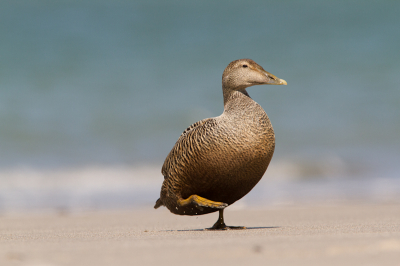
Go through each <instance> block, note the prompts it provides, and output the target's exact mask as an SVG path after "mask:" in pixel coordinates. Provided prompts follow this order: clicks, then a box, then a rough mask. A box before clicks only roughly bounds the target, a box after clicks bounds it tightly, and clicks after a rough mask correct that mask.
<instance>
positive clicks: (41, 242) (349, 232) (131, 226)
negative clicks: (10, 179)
mask: <svg viewBox="0 0 400 266" xmlns="http://www.w3.org/2000/svg"><path fill="white" fill-rule="evenodd" d="M216 218H217V213H214V214H208V215H204V216H194V217H182V216H176V215H172V214H170V213H169V211H167V210H166V209H165V208H162V209H159V210H153V209H151V208H148V209H139V210H138V209H132V210H118V211H115V210H110V211H104V210H102V211H93V212H80V213H68V212H59V213H54V212H53V213H52V212H48V213H41V214H39V213H32V214H3V215H2V216H0V265H35V266H39V265H43V266H48V265H400V204H399V203H379V204H378V203H368V204H366V203H362V204H361V203H351V204H350V203H348V204H345V203H340V204H325V205H319V206H301V205H289V206H275V207H268V208H259V209H252V208H244V209H239V210H235V209H233V210H229V208H228V209H227V210H226V214H225V221H226V223H227V224H229V225H245V226H247V227H248V229H247V230H228V231H206V230H203V228H205V227H208V226H211V225H212V224H213V223H214V222H215V220H216Z"/></svg>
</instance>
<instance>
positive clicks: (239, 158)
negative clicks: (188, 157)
mask: <svg viewBox="0 0 400 266" xmlns="http://www.w3.org/2000/svg"><path fill="white" fill-rule="evenodd" d="M258 143H259V144H260V145H259V146H254V147H251V148H250V147H248V148H245V147H241V148H238V147H235V149H233V150H230V151H228V150H226V149H213V150H212V151H209V153H208V154H206V155H203V156H201V160H198V161H193V162H192V163H191V164H190V165H188V166H187V167H188V168H187V170H188V172H186V174H185V178H183V179H182V180H180V181H181V182H182V184H181V185H179V187H180V188H181V191H180V194H181V196H182V198H184V199H186V198H188V197H190V196H191V195H198V196H201V197H204V198H206V199H209V200H212V201H217V202H223V203H227V204H232V203H234V202H235V201H237V200H239V199H241V198H242V197H243V196H245V195H246V194H247V193H249V192H250V191H251V189H253V187H254V186H255V185H256V184H257V183H258V182H259V181H260V179H261V178H262V176H263V175H264V173H265V171H266V170H267V167H268V165H269V163H270V161H271V158H272V155H273V151H274V140H273V139H270V141H268V142H264V141H259V142H258ZM178 182H179V181H178ZM184 211H185V214H186V215H199V214H206V213H210V212H214V211H216V209H212V208H204V210H202V211H200V210H198V209H193V206H188V209H187V210H184ZM192 212H193V213H192Z"/></svg>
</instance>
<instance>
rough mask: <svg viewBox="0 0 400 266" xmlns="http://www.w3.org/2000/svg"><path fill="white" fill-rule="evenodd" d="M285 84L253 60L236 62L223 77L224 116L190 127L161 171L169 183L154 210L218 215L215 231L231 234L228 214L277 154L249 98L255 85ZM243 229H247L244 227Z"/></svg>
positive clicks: (264, 117)
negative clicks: (217, 213)
mask: <svg viewBox="0 0 400 266" xmlns="http://www.w3.org/2000/svg"><path fill="white" fill-rule="evenodd" d="M262 84H271V85H286V84H287V83H286V81H284V80H282V79H279V78H277V77H275V76H274V75H272V74H270V73H268V72H267V71H265V70H264V69H263V68H262V67H261V66H259V65H258V64H257V63H256V62H254V61H253V60H251V59H240V60H236V61H233V62H231V63H230V64H229V65H228V66H227V67H226V69H225V71H224V73H223V75H222V92H223V96H224V112H223V113H222V114H221V115H220V116H218V117H214V118H206V119H204V120H201V121H198V122H196V123H194V124H193V125H191V126H189V127H188V128H187V129H186V130H185V131H183V133H182V135H181V136H180V137H179V139H178V141H177V142H176V143H175V146H174V147H173V148H172V150H171V152H170V153H169V154H168V156H167V158H166V159H165V162H164V165H163V167H162V170H161V172H162V174H163V175H164V182H163V184H162V187H161V192H160V198H159V199H158V200H157V202H156V204H155V206H154V208H158V207H160V206H162V205H164V206H166V207H167V208H168V209H169V210H170V211H171V212H172V213H175V214H180V215H200V214H207V213H210V212H215V211H219V215H220V216H219V219H218V221H217V222H216V223H215V224H214V226H213V227H212V229H227V228H233V227H227V226H226V225H225V223H224V221H223V210H224V208H225V207H227V206H229V205H231V204H233V203H234V202H235V201H237V200H239V199H241V198H242V197H243V196H244V195H246V194H247V193H248V192H249V191H250V190H251V189H252V188H253V187H254V186H255V185H256V184H257V183H258V182H259V181H260V179H261V178H262V176H263V175H264V173H265V171H266V170H267V167H268V165H269V163H270V161H271V158H272V155H273V153H274V149H275V135H274V131H273V128H272V125H271V122H270V120H269V118H268V116H267V114H266V113H265V111H264V110H263V109H262V107H261V106H260V105H259V104H257V103H256V102H255V101H254V100H252V99H251V98H250V96H249V95H248V93H247V91H246V88H247V87H250V86H253V85H262ZM242 228H243V227H242Z"/></svg>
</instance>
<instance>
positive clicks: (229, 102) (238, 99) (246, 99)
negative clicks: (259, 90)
mask: <svg viewBox="0 0 400 266" xmlns="http://www.w3.org/2000/svg"><path fill="white" fill-rule="evenodd" d="M222 91H223V95H224V111H225V112H228V111H230V110H233V109H237V108H239V109H241V108H240V107H245V106H248V105H249V104H250V103H252V102H254V101H253V100H252V99H251V98H250V96H249V94H248V93H247V91H246V89H245V88H244V89H242V90H229V89H224V88H223V90H222Z"/></svg>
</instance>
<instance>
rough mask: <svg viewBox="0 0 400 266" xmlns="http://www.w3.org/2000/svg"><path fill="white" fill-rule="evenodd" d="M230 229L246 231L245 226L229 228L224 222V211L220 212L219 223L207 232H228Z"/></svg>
mask: <svg viewBox="0 0 400 266" xmlns="http://www.w3.org/2000/svg"><path fill="white" fill-rule="evenodd" d="M228 229H246V227H245V226H227V225H226V224H225V222H224V209H220V210H219V217H218V220H217V222H216V223H215V224H214V225H213V226H212V227H211V228H207V230H228Z"/></svg>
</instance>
